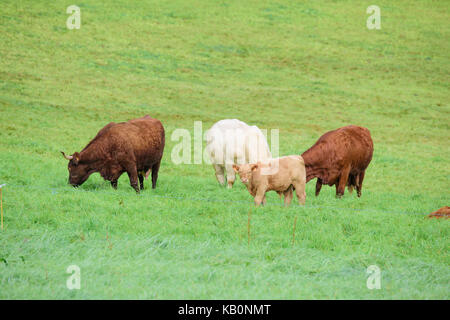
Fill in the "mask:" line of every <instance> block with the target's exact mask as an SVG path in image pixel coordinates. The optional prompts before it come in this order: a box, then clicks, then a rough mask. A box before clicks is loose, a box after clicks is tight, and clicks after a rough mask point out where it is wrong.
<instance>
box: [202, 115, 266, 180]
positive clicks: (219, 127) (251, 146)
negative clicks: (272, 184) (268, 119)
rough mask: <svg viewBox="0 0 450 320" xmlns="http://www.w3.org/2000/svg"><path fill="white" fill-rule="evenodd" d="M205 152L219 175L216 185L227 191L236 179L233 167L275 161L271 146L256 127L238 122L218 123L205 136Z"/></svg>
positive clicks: (234, 120) (224, 121)
mask: <svg viewBox="0 0 450 320" xmlns="http://www.w3.org/2000/svg"><path fill="white" fill-rule="evenodd" d="M206 141H207V145H206V151H207V152H208V154H209V157H210V159H211V163H212V165H213V166H214V170H215V171H216V178H217V181H219V183H220V184H221V185H224V184H225V176H224V172H225V171H226V173H227V183H228V188H232V187H233V183H234V180H235V179H236V175H235V172H234V170H233V164H238V165H240V164H244V163H256V162H258V161H265V160H267V159H270V158H272V155H271V153H270V151H269V145H268V144H267V140H266V138H265V137H264V135H263V133H262V132H261V130H260V129H259V128H258V127H257V126H249V125H248V124H246V123H245V122H242V121H239V120H237V119H225V120H220V121H218V122H216V123H215V124H214V125H213V126H212V127H211V129H209V130H208V132H207V133H206Z"/></svg>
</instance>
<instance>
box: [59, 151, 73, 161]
mask: <svg viewBox="0 0 450 320" xmlns="http://www.w3.org/2000/svg"><path fill="white" fill-rule="evenodd" d="M61 153H62V155H63V156H64V158H66V159H67V160H72V159H73V156H66V154H65V153H64V152H63V151H61Z"/></svg>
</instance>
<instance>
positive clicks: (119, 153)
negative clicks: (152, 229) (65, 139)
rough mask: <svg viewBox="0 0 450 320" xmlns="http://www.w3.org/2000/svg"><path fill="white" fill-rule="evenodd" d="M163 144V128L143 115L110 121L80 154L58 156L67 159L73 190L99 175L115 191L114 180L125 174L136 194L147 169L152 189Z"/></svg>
mask: <svg viewBox="0 0 450 320" xmlns="http://www.w3.org/2000/svg"><path fill="white" fill-rule="evenodd" d="M164 144H165V136H164V127H163V125H162V124H161V122H160V121H159V120H157V119H153V118H151V117H150V116H148V115H146V116H144V117H142V118H138V119H133V120H129V121H127V122H121V123H114V122H111V123H109V124H108V125H106V126H105V127H104V128H103V129H102V130H100V131H99V132H98V133H97V135H96V136H95V138H94V139H92V140H91V142H89V144H88V145H87V146H86V147H85V148H84V149H83V150H82V151H81V152H79V153H78V152H75V153H74V154H72V155H71V156H66V155H65V154H64V152H62V151H61V153H62V154H63V156H64V157H65V158H66V159H67V160H69V165H68V168H69V183H70V184H71V185H73V186H74V187H77V186H79V185H81V184H82V183H84V182H85V181H86V180H87V179H88V178H89V176H90V175H91V174H92V173H94V172H99V173H100V175H101V176H102V177H103V178H104V179H105V180H108V181H111V185H112V187H113V188H114V189H116V188H117V180H118V179H119V177H120V176H121V175H122V173H124V172H126V173H128V177H129V178H130V184H131V186H132V187H133V188H134V189H135V190H136V192H139V186H140V189H143V188H144V176H143V175H144V174H145V175H146V176H148V173H149V171H150V170H151V172H152V188H153V189H154V188H155V187H156V180H157V179H158V171H159V166H160V163H161V158H162V155H163V151H164ZM146 173H147V174H146ZM138 178H139V184H140V185H138Z"/></svg>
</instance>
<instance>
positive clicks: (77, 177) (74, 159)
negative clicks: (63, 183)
mask: <svg viewBox="0 0 450 320" xmlns="http://www.w3.org/2000/svg"><path fill="white" fill-rule="evenodd" d="M61 153H62V155H63V157H64V158H66V159H67V160H69V164H68V169H69V184H71V185H72V186H74V187H78V186H80V185H81V184H83V183H84V182H85V181H86V180H87V178H89V176H90V175H91V173H92V170H91V169H90V167H89V165H88V164H86V163H83V161H81V159H80V154H79V153H78V152H75V153H74V154H73V155H71V156H67V155H66V154H65V153H64V152H62V151H61Z"/></svg>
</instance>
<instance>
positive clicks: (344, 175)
mask: <svg viewBox="0 0 450 320" xmlns="http://www.w3.org/2000/svg"><path fill="white" fill-rule="evenodd" d="M349 174H350V166H348V167H346V168H344V169H343V170H342V172H341V175H340V177H339V181H338V182H337V183H336V197H338V198H340V197H342V196H343V195H344V192H345V186H346V185H347V181H348V175H349Z"/></svg>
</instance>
